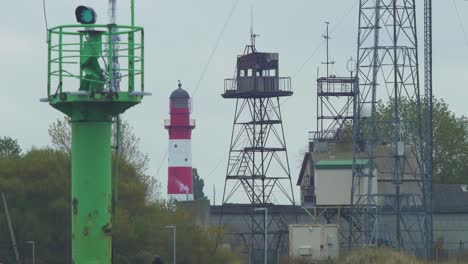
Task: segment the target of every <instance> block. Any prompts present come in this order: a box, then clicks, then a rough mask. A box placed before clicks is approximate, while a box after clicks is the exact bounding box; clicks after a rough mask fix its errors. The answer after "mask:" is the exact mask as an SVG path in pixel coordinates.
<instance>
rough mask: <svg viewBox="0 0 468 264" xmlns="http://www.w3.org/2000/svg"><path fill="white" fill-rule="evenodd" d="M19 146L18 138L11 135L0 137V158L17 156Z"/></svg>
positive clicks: (19, 150) (19, 151)
mask: <svg viewBox="0 0 468 264" xmlns="http://www.w3.org/2000/svg"><path fill="white" fill-rule="evenodd" d="M20 156H21V147H20V145H19V144H18V140H16V139H12V138H11V137H0V159H12V158H19V157H20Z"/></svg>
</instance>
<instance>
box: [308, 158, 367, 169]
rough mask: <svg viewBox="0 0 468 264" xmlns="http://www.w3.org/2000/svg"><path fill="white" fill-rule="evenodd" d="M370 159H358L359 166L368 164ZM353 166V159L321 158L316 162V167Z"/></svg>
mask: <svg viewBox="0 0 468 264" xmlns="http://www.w3.org/2000/svg"><path fill="white" fill-rule="evenodd" d="M368 162H369V160H367V159H358V160H356V165H357V166H364V165H367V163H368ZM352 167H353V160H321V161H319V162H317V163H315V168H316V169H350V168H352Z"/></svg>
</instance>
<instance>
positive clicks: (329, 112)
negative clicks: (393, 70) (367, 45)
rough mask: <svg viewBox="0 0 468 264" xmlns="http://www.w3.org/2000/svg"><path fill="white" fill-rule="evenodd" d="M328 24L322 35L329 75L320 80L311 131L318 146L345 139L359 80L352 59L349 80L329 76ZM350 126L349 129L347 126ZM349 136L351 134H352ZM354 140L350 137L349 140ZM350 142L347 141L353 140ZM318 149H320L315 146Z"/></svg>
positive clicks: (325, 63)
mask: <svg viewBox="0 0 468 264" xmlns="http://www.w3.org/2000/svg"><path fill="white" fill-rule="evenodd" d="M329 24H330V23H329V22H326V25H327V29H326V34H325V35H324V36H323V37H324V38H325V39H326V42H327V51H326V62H323V63H322V64H324V65H326V67H327V68H326V69H327V71H326V76H324V77H319V78H318V79H317V125H316V128H317V131H315V132H311V135H310V140H311V142H315V143H318V144H320V143H324V144H326V143H327V142H338V141H342V140H343V133H345V129H346V128H348V129H349V128H350V127H351V125H352V120H353V118H354V102H355V99H356V98H355V97H356V94H357V93H356V89H357V88H356V78H355V77H354V76H352V75H353V69H351V68H349V67H351V63H352V59H351V60H350V61H349V62H348V70H349V71H350V73H351V75H350V76H349V77H337V76H335V75H331V74H330V70H329V67H330V65H333V64H335V62H334V61H330V56H329V41H330V39H331V37H330V34H329V31H328V27H329ZM347 125H348V127H346V126H347ZM349 134H350V133H349ZM350 139H351V138H350ZM350 139H349V140H348V142H349V141H350ZM316 147H317V148H320V146H319V145H317V144H316Z"/></svg>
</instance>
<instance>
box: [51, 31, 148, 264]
mask: <svg viewBox="0 0 468 264" xmlns="http://www.w3.org/2000/svg"><path fill="white" fill-rule="evenodd" d="M83 27H84V28H85V29H84V30H83ZM138 33H140V34H139V35H140V38H139V42H135V35H137V34H138ZM115 35H119V36H118V38H116V37H115ZM118 39H127V40H129V41H122V43H119V45H118V47H119V49H120V50H122V51H125V52H124V53H122V52H121V53H120V54H118V53H116V52H113V51H112V48H113V47H115V46H116V45H113V44H115V43H112V41H113V40H118ZM102 41H106V42H105V43H103V42H102ZM143 50H144V49H143V29H142V28H140V27H135V26H118V25H79V26H78V25H67V26H60V27H56V28H52V29H50V30H49V64H48V72H49V76H48V97H47V98H45V99H44V101H48V102H49V103H50V105H51V106H53V107H54V108H56V109H58V110H59V111H61V112H63V113H65V114H66V115H68V116H69V117H70V118H71V122H72V154H71V160H72V181H71V182H72V188H71V189H72V193H71V208H72V212H71V215H72V223H71V224H72V263H73V264H110V263H111V261H112V223H113V218H112V215H113V210H114V207H113V204H112V196H113V192H112V175H111V174H112V170H111V159H112V152H111V134H112V133H111V127H112V119H113V118H114V117H116V116H117V115H119V114H122V113H123V112H125V111H126V110H127V109H129V108H130V107H132V106H134V105H136V104H138V103H140V102H141V100H142V98H143V96H144V95H146V93H145V92H144V91H143V87H144V86H143V69H144V67H143V61H144V60H143ZM113 56H119V58H122V59H121V63H122V64H125V62H126V63H127V64H126V66H124V65H122V64H121V65H120V67H119V70H120V71H123V72H126V73H128V74H126V75H125V76H123V75H122V76H123V77H122V76H118V75H116V74H115V69H113V67H114V66H113V65H114V64H113V62H114V57H113ZM130 57H131V58H130ZM70 65H71V66H70ZM130 69H131V70H130ZM73 71H75V72H73ZM138 75H139V78H135V77H136V76H137V77H138ZM115 76H118V78H119V83H126V84H128V89H127V90H126V91H124V90H122V89H115V88H114V87H112V86H113V84H114V83H115V82H114V80H113V78H116V77H115ZM130 77H131V78H130ZM125 78H126V79H125ZM136 80H139V84H140V85H139V86H138V85H136V84H135V81H136ZM51 87H57V88H56V89H52V88H51ZM136 87H139V89H138V90H137V91H135V88H136Z"/></svg>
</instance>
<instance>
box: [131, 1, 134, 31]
mask: <svg viewBox="0 0 468 264" xmlns="http://www.w3.org/2000/svg"><path fill="white" fill-rule="evenodd" d="M130 17H131V23H132V26H135V0H132V1H131V2H130Z"/></svg>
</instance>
